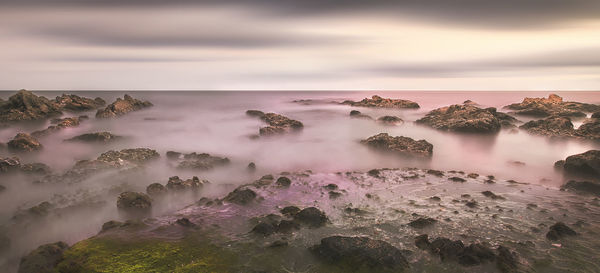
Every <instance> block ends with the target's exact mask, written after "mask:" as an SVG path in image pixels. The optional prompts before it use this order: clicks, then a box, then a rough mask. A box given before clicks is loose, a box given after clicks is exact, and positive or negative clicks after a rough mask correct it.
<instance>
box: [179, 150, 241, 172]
mask: <svg viewBox="0 0 600 273" xmlns="http://www.w3.org/2000/svg"><path fill="white" fill-rule="evenodd" d="M229 163H230V161H229V158H227V157H218V156H212V155H210V154H207V153H201V154H198V153H195V152H194V153H189V154H184V155H183V158H180V159H179V160H178V162H177V168H180V169H195V170H202V171H206V170H212V169H214V168H216V167H221V166H225V165H227V164H229Z"/></svg>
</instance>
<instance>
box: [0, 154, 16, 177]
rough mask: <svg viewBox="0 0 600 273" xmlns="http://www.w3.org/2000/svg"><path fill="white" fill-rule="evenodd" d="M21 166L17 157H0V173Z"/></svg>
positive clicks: (14, 169)
mask: <svg viewBox="0 0 600 273" xmlns="http://www.w3.org/2000/svg"><path fill="white" fill-rule="evenodd" d="M20 168H21V160H20V159H19V158H18V157H0V174H1V173H7V172H10V171H16V170H18V169H20Z"/></svg>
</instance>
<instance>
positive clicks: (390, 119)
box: [377, 116, 404, 125]
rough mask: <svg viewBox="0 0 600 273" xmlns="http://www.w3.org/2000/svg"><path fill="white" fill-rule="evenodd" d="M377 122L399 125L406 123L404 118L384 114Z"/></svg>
mask: <svg viewBox="0 0 600 273" xmlns="http://www.w3.org/2000/svg"><path fill="white" fill-rule="evenodd" d="M377 122H379V123H381V124H385V125H398V124H402V123H404V120H402V119H401V118H399V117H396V116H383V117H379V118H377Z"/></svg>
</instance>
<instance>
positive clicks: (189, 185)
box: [166, 176, 209, 191]
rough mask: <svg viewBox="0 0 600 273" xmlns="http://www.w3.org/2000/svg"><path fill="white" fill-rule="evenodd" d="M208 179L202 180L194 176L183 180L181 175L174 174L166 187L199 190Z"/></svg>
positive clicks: (171, 189) (179, 189)
mask: <svg viewBox="0 0 600 273" xmlns="http://www.w3.org/2000/svg"><path fill="white" fill-rule="evenodd" d="M208 183H209V182H208V181H207V180H200V178H198V177H197V176H194V177H192V178H190V179H187V180H182V179H181V178H179V176H172V177H170V178H169V181H168V182H167V185H166V188H167V189H168V190H169V191H187V190H198V189H201V188H202V186H204V185H205V184H208Z"/></svg>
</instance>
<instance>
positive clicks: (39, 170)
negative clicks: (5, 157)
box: [21, 163, 52, 175]
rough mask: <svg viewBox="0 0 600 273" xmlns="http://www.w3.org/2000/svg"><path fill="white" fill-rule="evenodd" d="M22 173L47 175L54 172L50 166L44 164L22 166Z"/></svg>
mask: <svg viewBox="0 0 600 273" xmlns="http://www.w3.org/2000/svg"><path fill="white" fill-rule="evenodd" d="M21 171H22V172H23V173H26V174H35V175H47V174H50V173H51V172H52V171H51V169H50V166H48V165H46V164H44V163H27V164H23V165H21Z"/></svg>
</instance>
